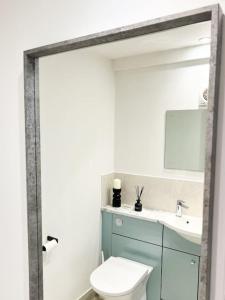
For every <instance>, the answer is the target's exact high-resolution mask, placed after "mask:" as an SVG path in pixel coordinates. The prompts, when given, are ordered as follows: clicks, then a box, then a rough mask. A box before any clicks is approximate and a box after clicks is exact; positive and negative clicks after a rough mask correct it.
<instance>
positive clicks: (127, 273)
mask: <svg viewBox="0 0 225 300" xmlns="http://www.w3.org/2000/svg"><path fill="white" fill-rule="evenodd" d="M152 270H153V268H152V267H150V266H146V265H144V264H140V263H137V262H134V261H131V260H128V259H125V258H121V257H110V258H109V259H108V260H107V261H105V262H104V263H103V264H102V265H100V266H99V267H98V268H97V269H96V270H95V271H94V272H93V273H92V274H91V277H90V283H91V286H92V288H93V289H94V290H95V291H96V292H97V293H100V294H102V295H106V296H122V295H126V294H129V293H130V292H131V291H132V290H134V289H135V288H136V286H137V285H138V284H139V283H140V282H141V281H142V279H143V278H144V277H145V276H146V275H147V274H149V273H150V272H151V271H152Z"/></svg>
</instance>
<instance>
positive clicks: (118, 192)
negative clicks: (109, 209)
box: [112, 179, 121, 207]
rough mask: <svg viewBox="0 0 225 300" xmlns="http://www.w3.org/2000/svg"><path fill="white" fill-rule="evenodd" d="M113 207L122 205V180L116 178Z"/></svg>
mask: <svg viewBox="0 0 225 300" xmlns="http://www.w3.org/2000/svg"><path fill="white" fill-rule="evenodd" d="M112 206H113V207H120V206H121V180H120V179H114V180H113V201H112Z"/></svg>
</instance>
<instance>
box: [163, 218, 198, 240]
mask: <svg viewBox="0 0 225 300" xmlns="http://www.w3.org/2000/svg"><path fill="white" fill-rule="evenodd" d="M160 222H161V223H163V224H164V225H165V226H167V227H168V228H170V229H172V230H174V231H176V232H177V233H178V234H179V235H181V236H182V237H183V238H185V239H186V240H189V241H191V242H192V243H196V244H201V239H202V219H201V218H197V217H191V216H186V215H183V216H182V217H177V216H176V215H175V214H168V215H167V216H164V218H163V219H162V220H160Z"/></svg>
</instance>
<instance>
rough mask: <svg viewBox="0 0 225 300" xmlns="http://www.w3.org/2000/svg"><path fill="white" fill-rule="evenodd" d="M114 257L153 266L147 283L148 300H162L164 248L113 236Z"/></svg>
mask: <svg viewBox="0 0 225 300" xmlns="http://www.w3.org/2000/svg"><path fill="white" fill-rule="evenodd" d="M112 255H113V256H120V257H124V258H127V259H130V260H133V261H137V262H140V263H142V264H145V265H148V266H152V267H153V271H152V273H151V274H150V278H149V280H148V283H147V291H146V292H147V300H160V290H161V260H162V247H160V246H157V245H153V244H150V243H145V242H142V241H138V240H134V239H130V238H128V237H124V236H120V235H117V234H113V235H112ZM138 300H139V299H138Z"/></svg>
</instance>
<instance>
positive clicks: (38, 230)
mask: <svg viewBox="0 0 225 300" xmlns="http://www.w3.org/2000/svg"><path fill="white" fill-rule="evenodd" d="M222 19H223V15H222V11H221V9H220V6H219V5H212V6H207V7H203V8H199V9H196V10H192V11H187V12H184V13H179V14H175V15H171V16H166V17H163V18H158V19H154V20H150V21H146V22H142V23H138V24H134V25H129V26H125V27H121V28H116V29H113V30H109V31H104V32H100V33H96V34H92V35H88V36H83V37H79V38H75V39H72V40H68V41H63V42H60V43H56V44H51V45H46V46H43V47H39V48H36V49H32V50H28V51H25V52H24V89H25V122H26V174H27V215H28V244H29V287H30V300H43V265H42V216H41V161H40V160H41V158H40V154H41V153H40V117H39V84H38V77H39V70H38V65H39V58H40V57H43V56H47V55H52V54H56V53H62V52H66V51H70V50H75V49H80V48H84V47H89V46H94V45H99V44H104V43H109V42H113V41H118V40H123V39H127V38H131V37H136V36H140V35H145V34H150V33H154V32H159V31H163V30H168V29H172V28H176V27H181V26H185V25H190V24H194V23H199V22H204V21H209V20H211V57H210V72H209V77H210V79H209V105H208V125H207V137H206V139H207V141H206V155H205V185H204V212H203V237H202V250H201V263H200V272H201V273H200V281H199V300H209V295H210V265H211V248H212V223H213V220H212V217H213V203H214V180H215V156H216V132H217V107H218V91H219V72H220V55H221V53H220V49H221V39H222Z"/></svg>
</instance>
